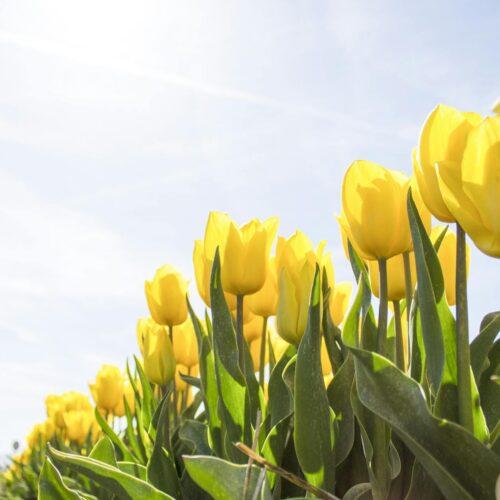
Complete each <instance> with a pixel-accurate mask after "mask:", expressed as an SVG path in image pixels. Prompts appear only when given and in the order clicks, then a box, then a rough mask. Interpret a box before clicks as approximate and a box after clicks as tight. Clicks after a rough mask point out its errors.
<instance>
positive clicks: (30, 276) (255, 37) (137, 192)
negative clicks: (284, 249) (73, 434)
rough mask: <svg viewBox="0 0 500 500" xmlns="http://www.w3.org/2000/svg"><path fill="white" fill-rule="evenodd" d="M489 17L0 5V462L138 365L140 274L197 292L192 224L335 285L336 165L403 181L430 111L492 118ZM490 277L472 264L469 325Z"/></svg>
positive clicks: (422, 11) (330, 9)
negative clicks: (102, 380) (257, 235)
mask: <svg viewBox="0 0 500 500" xmlns="http://www.w3.org/2000/svg"><path fill="white" fill-rule="evenodd" d="M499 19H500V4H499V3H498V2H494V1H491V2H473V1H467V2H466V1H456V0H454V1H421V2H401V1H384V2H382V1H365V2H360V1H356V0H350V1H343V2H340V1H330V2H326V1H318V2H299V1H271V2H270V1H255V0H252V1H250V2H238V1H211V2H196V1H187V0H184V1H182V2H179V1H166V0H158V1H145V0H143V1H141V2H139V1H136V2H131V1H123V0H121V1H118V0H109V1H102V0H99V1H96V0H86V1H81V2H76V1H70V0H59V1H53V0H40V1H24V2H19V1H16V0H0V68H1V70H0V71H1V77H0V231H1V235H2V242H1V245H0V341H1V343H0V345H1V349H0V373H1V377H0V396H1V405H0V454H1V453H6V452H7V451H8V450H9V448H10V443H11V442H12V440H14V439H16V438H17V439H23V438H24V436H25V434H26V433H27V432H28V430H29V428H30V426H31V425H32V424H33V423H34V422H35V421H37V420H41V419H42V418H43V416H44V407H43V397H44V396H45V394H47V393H49V392H60V391H64V390H69V389H77V390H86V383H87V382H88V381H89V380H90V379H91V378H92V377H93V375H94V373H95V371H96V370H97V368H98V367H99V365H100V364H101V363H102V362H114V363H117V364H121V365H123V363H124V361H125V358H126V357H127V356H130V355H131V353H132V352H134V351H135V350H136V345H135V322H136V319H137V318H138V317H139V316H142V315H145V314H146V304H145V300H144V297H143V281H144V279H145V278H146V277H149V276H151V275H152V274H153V273H154V270H155V269H156V268H157V267H158V266H160V265H161V264H163V263H165V262H170V263H172V264H174V265H177V266H178V267H179V268H181V269H182V270H183V271H184V272H185V273H186V274H187V275H188V276H189V277H191V278H193V273H192V267H191V253H192V247H193V240H194V239H196V238H200V237H201V235H202V234H203V230H204V225H205V221H206V217H207V214H208V211H209V210H223V211H227V212H229V213H230V214H231V215H232V216H233V217H234V218H235V219H236V220H238V221H239V222H244V221H245V220H247V219H249V218H250V217H254V216H258V217H267V216H269V215H279V216H280V218H281V228H280V234H284V235H288V234H290V233H291V232H292V231H294V230H295V229H296V228H300V229H302V230H303V231H305V232H306V233H307V234H309V235H310V236H311V238H312V239H313V240H314V242H315V243H317V242H318V241H319V240H321V239H326V240H328V242H329V248H330V249H332V250H333V254H334V264H335V266H336V273H337V277H338V279H340V280H342V279H347V278H349V279H350V278H351V274H350V272H349V269H348V266H347V265H346V262H345V260H344V257H343V253H342V251H341V249H340V246H339V235H338V228H337V225H336V223H335V222H334V220H333V217H332V216H333V213H334V212H338V211H339V210H340V186H341V179H342V174H343V172H344V170H345V168H346V167H347V166H348V164H349V163H350V162H351V161H352V160H354V159H358V158H363V159H370V160H373V161H375V162H378V163H381V164H383V165H386V166H387V167H390V168H395V169H400V170H404V171H406V172H407V173H409V172H410V169H411V161H410V151H411V148H412V147H413V146H414V145H415V143H416V141H417V138H418V133H419V129H420V126H421V124H422V122H423V120H424V119H425V117H426V115H427V114H428V113H429V111H430V110H431V109H432V108H433V107H434V106H435V105H436V104H437V103H439V102H443V103H447V104H450V105H453V106H455V107H458V108H461V109H464V110H475V111H478V112H481V113H488V112H489V109H490V107H491V105H492V104H493V102H494V101H495V99H496V98H497V97H498V95H499V93H500V66H499V65H498V47H499V46H500V31H499V29H498V23H499ZM498 283H500V265H499V262H498V260H493V259H491V258H487V257H485V256H482V255H481V254H479V252H477V251H473V252H472V259H471V280H470V286H469V289H470V303H471V323H472V324H471V329H472V331H474V330H476V329H477V327H478V324H479V321H480V318H481V317H482V316H483V315H484V314H485V313H487V312H489V311H491V310H494V309H498V307H499V305H500V304H499V293H498V292H499V288H500V287H499V285H498ZM193 285H194V280H193ZM192 294H193V295H194V294H195V289H194V286H193V287H192Z"/></svg>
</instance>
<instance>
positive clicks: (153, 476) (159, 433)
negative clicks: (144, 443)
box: [146, 398, 180, 498]
mask: <svg viewBox="0 0 500 500" xmlns="http://www.w3.org/2000/svg"><path fill="white" fill-rule="evenodd" d="M168 405H169V400H168V398H165V399H164V400H163V402H162V406H161V411H160V417H159V420H158V427H157V429H156V439H155V442H154V446H153V452H152V453H151V457H150V458H149V461H148V464H147V467H146V468H147V474H148V482H149V483H151V484H152V485H153V486H156V488H158V489H159V490H161V491H164V492H165V493H168V494H169V495H171V496H172V497H174V498H179V496H180V484H179V478H178V477H177V471H176V469H175V463H174V460H173V458H172V457H171V455H170V454H169V452H168V451H167V450H170V442H169V436H168V433H167V429H166V425H168V420H167V419H168V418H169V415H168Z"/></svg>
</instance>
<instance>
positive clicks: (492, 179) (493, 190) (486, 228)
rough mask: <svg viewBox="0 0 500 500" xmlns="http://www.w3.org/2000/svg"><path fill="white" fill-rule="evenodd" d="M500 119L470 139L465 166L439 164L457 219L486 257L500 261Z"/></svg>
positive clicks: (445, 195) (486, 124) (445, 194)
mask: <svg viewBox="0 0 500 500" xmlns="http://www.w3.org/2000/svg"><path fill="white" fill-rule="evenodd" d="M499 165H500V116H495V117H494V118H486V119H485V120H484V121H483V122H482V123H481V124H480V125H478V126H477V127H476V128H474V129H473V130H472V131H471V132H470V133H469V135H468V139H467V146H466V148H465V151H464V154H463V157H462V163H461V166H460V165H459V167H457V165H456V164H455V163H453V162H443V163H440V164H439V186H440V188H441V191H442V193H443V198H444V201H445V203H446V206H447V207H448V209H449V210H450V212H451V213H452V215H453V217H454V219H456V220H457V222H458V223H459V224H460V226H462V228H463V229H464V231H465V232H466V233H467V234H468V235H469V236H470V237H471V238H472V241H473V242H474V243H475V245H476V246H477V247H478V248H479V249H480V250H481V251H482V252H484V253H485V254H487V255H490V256H492V257H500V216H499V214H500V174H499V171H500V169H499Z"/></svg>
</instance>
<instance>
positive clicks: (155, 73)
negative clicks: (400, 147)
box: [0, 30, 382, 134]
mask: <svg viewBox="0 0 500 500" xmlns="http://www.w3.org/2000/svg"><path fill="white" fill-rule="evenodd" d="M0 42H1V43H5V44H9V45H14V46H16V47H21V48H24V49H29V50H33V51H36V52H39V53H41V54H47V55H52V56H56V57H60V58H63V59H66V60H69V61H72V62H75V63H79V64H84V65H88V66H93V67H98V68H102V69H108V70H112V71H116V72H118V73H122V74H125V75H128V76H131V77H133V78H140V79H144V80H149V81H154V82H161V83H165V84H167V85H173V86H177V87H182V88H186V89H190V90H192V91H193V92H197V93H200V94H205V95H209V96H213V97H217V98H222V99H230V100H234V101H240V102H247V103H251V104H255V105H258V106H262V107H264V108H269V109H276V110H280V111H285V112H288V113H294V114H304V115H309V116H313V117H317V118H320V119H323V120H325V121H328V122H330V123H332V124H335V125H339V124H342V125H343V126H345V125H350V126H353V127H355V128H356V129H358V130H367V131H370V132H371V133H377V132H378V133H379V134H380V133H381V132H382V131H381V130H380V129H377V128H376V127H373V126H371V125H369V124H367V123H365V122H363V121H360V120H355V119H353V118H352V117H351V116H349V115H346V114H343V113H335V116H332V114H331V113H327V112H324V111H321V110H318V109H315V108H311V107H308V106H299V105H295V104H292V103H289V102H284V101H280V100H276V99H272V98H269V97H265V96H261V95H258V94H253V93H251V92H245V91H242V90H239V89H234V88H231V87H225V86H220V85H215V84H211V83H206V82H202V81H199V80H194V79H192V78H189V77H186V76H182V75H177V74H172V73H168V72H166V71H162V70H155V69H147V68H142V67H140V66H137V65H134V64H126V63H122V62H116V61H113V60H110V59H102V58H98V57H96V56H95V55H92V56H90V55H89V54H85V53H83V52H81V51H79V50H78V49H73V48H69V47H64V46H62V45H60V44H57V43H54V42H51V41H49V40H43V39H40V38H33V37H30V36H27V35H23V34H20V33H11V32H8V31H5V30H0Z"/></svg>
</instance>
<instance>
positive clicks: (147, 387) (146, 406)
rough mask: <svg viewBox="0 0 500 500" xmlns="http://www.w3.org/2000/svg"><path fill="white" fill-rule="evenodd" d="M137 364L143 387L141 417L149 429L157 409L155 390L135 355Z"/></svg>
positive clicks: (145, 426)
mask: <svg viewBox="0 0 500 500" xmlns="http://www.w3.org/2000/svg"><path fill="white" fill-rule="evenodd" d="M134 360H135V366H136V369H137V373H138V374H139V380H140V381H141V387H142V404H141V417H142V424H143V425H144V428H145V429H148V428H149V426H150V424H151V418H152V415H153V413H154V409H155V398H154V395H153V390H152V389H151V384H150V383H149V380H148V377H146V374H145V373H144V369H143V368H142V365H141V362H140V361H139V360H138V359H137V357H136V356H134Z"/></svg>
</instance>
